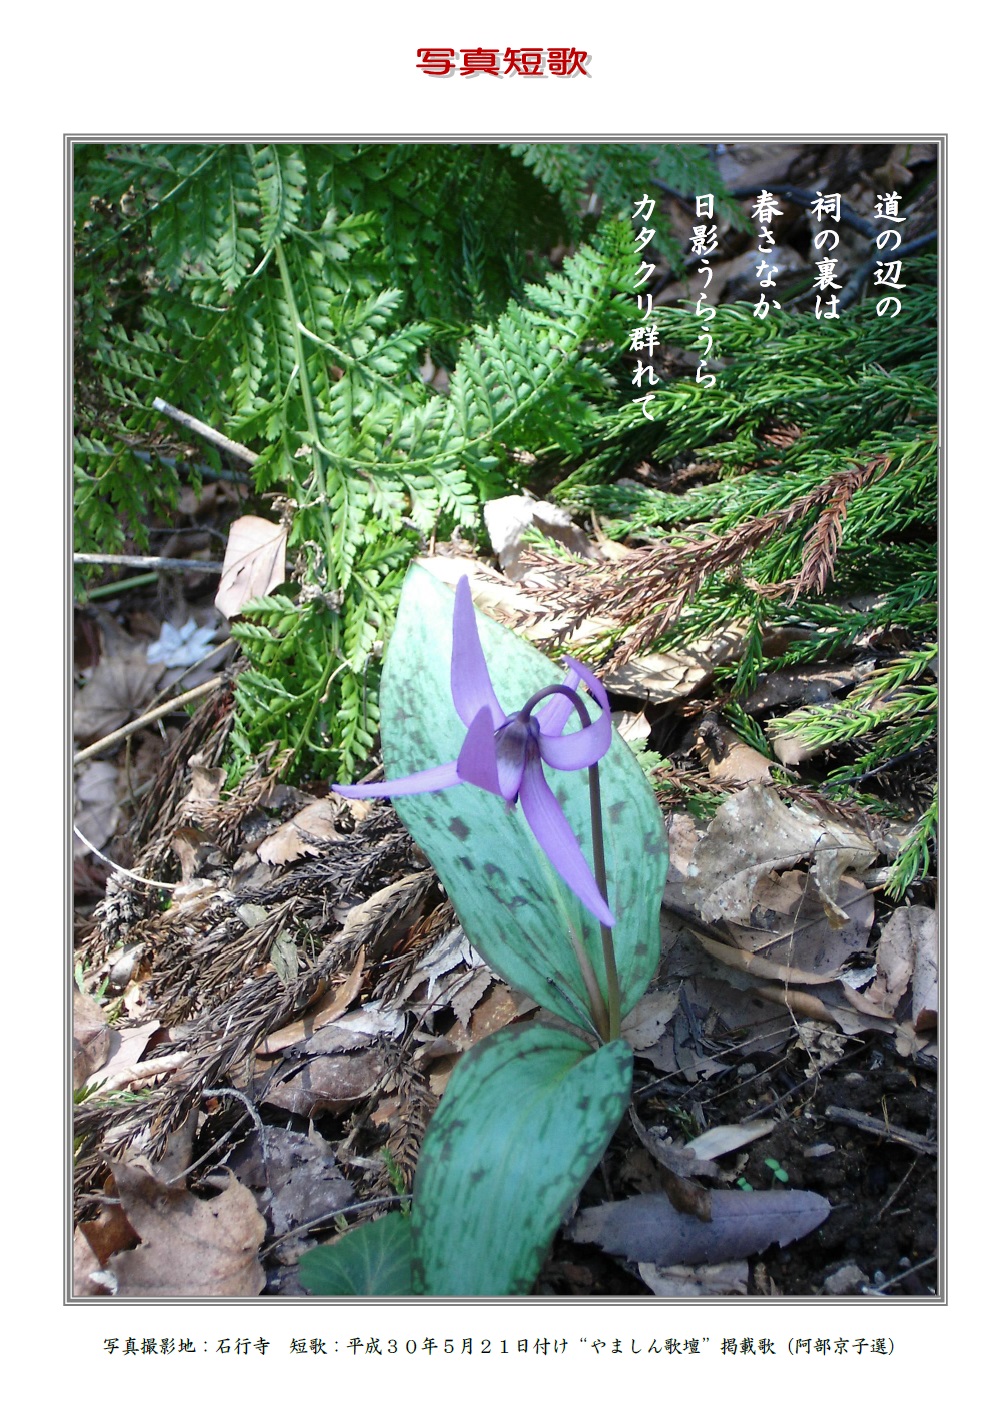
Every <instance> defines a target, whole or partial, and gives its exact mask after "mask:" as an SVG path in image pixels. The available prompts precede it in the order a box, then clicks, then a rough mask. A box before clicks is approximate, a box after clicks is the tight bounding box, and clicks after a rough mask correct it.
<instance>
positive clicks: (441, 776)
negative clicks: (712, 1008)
mask: <svg viewBox="0 0 1008 1428" xmlns="http://www.w3.org/2000/svg"><path fill="white" fill-rule="evenodd" d="M564 663H565V664H566V665H567V667H568V673H567V674H566V675H565V677H564V679H563V685H564V687H565V688H567V689H570V690H572V691H573V690H576V689H577V686H578V684H579V683H581V681H582V680H583V681H584V683H585V684H586V685H587V686H588V688H589V690H590V691H591V693H592V694H593V695H594V697H595V699H596V701H597V702H598V704H599V706H600V707H601V709H602V717H601V718H600V719H596V720H595V722H594V723H593V724H590V725H589V726H588V727H587V728H582V729H576V730H573V731H572V732H571V733H569V734H565V733H564V732H563V728H564V725H565V724H566V723H567V721H568V719H569V718H570V714H571V709H572V707H573V706H572V704H571V701H570V700H569V699H568V698H567V696H566V695H565V694H554V695H552V697H551V698H550V699H549V702H548V703H547V704H546V705H545V706H544V708H543V711H542V713H541V714H539V715H536V714H533V713H532V709H533V708H534V707H535V704H536V703H537V700H536V699H535V697H533V698H532V699H530V700H529V701H528V703H527V704H526V705H525V707H524V708H523V709H521V710H519V711H518V713H516V714H505V713H504V710H503V709H502V708H501V705H500V701H499V700H498V698H497V695H496V694H495V693H494V688H493V685H492V684H491V682H490V672H489V670H488V669H487V663H486V656H485V655H484V653H483V646H482V645H481V644H480V639H479V631H478V630H477V628H476V613H475V611H474V609H473V603H472V596H471V594H470V593H469V580H468V578H467V577H466V576H463V578H462V579H461V580H460V581H459V583H458V587H457V589H456V592H455V613H454V617H453V621H452V655H451V692H452V700H453V701H454V704H455V708H456V710H457V712H458V716H459V718H460V719H461V720H462V722H463V724H464V725H465V726H466V734H465V738H464V739H463V741H462V747H461V749H460V750H459V755H458V758H457V759H455V760H454V761H453V762H452V763H448V764H439V765H438V767H437V768H433V769H424V770H423V771H422V772H420V773H414V774H407V775H406V776H405V777H404V778H394V779H389V780H387V781H386V782H384V783H355V784H333V792H334V793H339V794H342V795H343V796H344V797H345V798H397V797H401V796H405V795H408V794H414V793H434V792H437V791H438V790H440V789H445V788H453V787H454V786H455V785H456V784H459V783H471V784H475V785H476V786H477V787H478V788H483V789H486V790H487V792H488V793H495V794H497V796H498V797H499V798H503V799H504V801H505V802H506V803H507V804H508V805H509V806H510V807H511V808H513V807H514V806H515V804H516V803H520V804H521V809H522V812H523V813H524V815H525V817H526V819H527V821H528V825H529V828H530V829H531V830H532V834H533V836H534V837H535V839H536V841H537V842H538V843H539V845H540V847H541V848H542V850H543V852H544V853H545V854H546V856H547V857H548V858H549V860H550V862H551V863H552V865H553V867H554V868H555V869H556V871H557V873H559V875H560V877H561V878H562V879H563V881H564V882H565V883H566V884H567V886H568V887H569V888H570V889H571V891H572V892H573V893H575V894H576V895H577V897H578V898H580V900H581V902H583V903H584V905H585V907H586V908H587V909H588V911H589V912H590V913H592V915H593V916H594V917H597V918H598V920H599V921H600V922H601V923H603V924H604V925H605V926H606V927H612V925H613V923H614V922H615V918H614V917H613V915H612V913H611V911H610V910H609V905H608V904H607V902H606V901H605V899H604V898H603V896H602V894H601V893H600V892H599V889H598V884H597V883H596V881H595V877H594V875H593V873H592V871H591V869H590V868H589V866H588V864H587V862H586V861H585V857H584V854H583V853H582V851H581V848H580V847H579V845H578V841H577V838H576V837H575V836H574V830H573V829H572V828H571V826H570V824H569V823H568V822H567V819H566V818H565V817H564V814H563V810H562V809H561V807H560V805H559V803H558V802H557V800H556V796H555V795H554V793H553V791H552V789H551V788H550V786H549V784H548V783H547V782H546V776H545V774H544V773H543V769H542V766H543V762H544V761H545V762H546V763H547V764H549V766H550V767H551V768H554V769H561V770H564V771H570V770H574V769H584V768H589V767H590V766H591V765H592V764H596V763H598V761H599V759H601V758H602V756H603V754H604V753H605V752H606V750H607V749H608V748H609V745H610V743H611V742H612V717H611V715H610V712H609V700H608V699H607V697H606V692H605V690H604V689H603V687H602V684H601V682H600V681H599V680H598V679H597V678H596V677H595V675H594V674H593V673H592V672H591V670H590V669H588V668H587V666H586V665H583V664H581V663H580V662H579V661H578V660H575V659H569V658H567V657H566V656H565V657H564Z"/></svg>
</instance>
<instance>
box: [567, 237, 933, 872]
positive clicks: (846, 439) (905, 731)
mask: <svg viewBox="0 0 1008 1428" xmlns="http://www.w3.org/2000/svg"><path fill="white" fill-rule="evenodd" d="M654 318H655V320H656V321H657V324H658V326H659V329H660V332H661V339H662V344H663V347H664V348H676V349H684V350H687V351H688V350H689V349H690V348H695V347H696V346H697V345H698V340H699V338H700V335H701V334H700V321H699V319H698V318H697V317H696V316H695V314H694V313H693V312H692V311H691V310H689V309H687V308H684V307H683V308H679V307H677V308H672V309H666V308H659V309H655V311H654ZM713 331H714V333H715V335H716V341H717V342H718V343H719V344H720V345H719V347H716V348H715V355H716V356H718V357H720V359H721V364H722V367H721V370H720V371H719V372H718V377H717V384H716V386H715V387H714V388H712V389H710V390H707V389H704V388H702V387H700V386H698V385H697V384H696V383H695V382H694V381H693V380H691V378H685V379H674V378H672V379H668V380H667V381H666V382H665V383H663V384H662V385H660V386H658V387H657V388H655V389H654V393H653V395H652V400H651V402H650V403H649V407H650V411H651V412H652V414H654V416H655V417H656V420H654V421H653V422H642V421H641V420H640V411H639V407H638V406H637V405H635V404H634V403H633V401H632V396H633V395H634V393H633V392H631V391H628V392H627V398H628V400H626V401H625V402H624V403H623V404H622V405H621V406H619V407H617V408H615V409H614V410H612V411H611V412H609V413H607V414H606V415H605V416H603V418H602V419H601V421H600V423H599V428H600V439H599V441H598V442H597V444H596V445H595V447H594V449H593V450H592V451H591V452H590V453H589V454H588V456H587V458H586V459H585V460H584V461H583V462H582V463H581V464H580V465H579V466H578V467H577V468H576V469H575V470H574V471H573V472H572V473H571V475H570V476H568V477H567V479H566V480H565V481H563V482H562V483H561V484H560V486H559V487H557V488H556V490H555V491H554V499H558V500H561V501H566V503H567V504H569V505H573V506H574V507H575V508H577V509H580V510H582V511H584V512H594V513H595V514H596V515H602V516H608V517H609V518H610V519H609V523H608V525H607V534H609V535H611V536H613V537H615V538H617V539H622V540H630V541H633V542H635V543H636V545H637V549H635V550H634V551H633V552H632V553H631V554H630V555H629V556H628V557H627V558H626V559H624V560H622V561H619V562H617V563H615V564H613V565H611V566H609V567H603V568H602V569H601V570H597V571H591V570H588V569H582V570H581V571H580V572H579V574H578V577H577V581H576V584H575V582H574V581H571V582H570V583H569V584H568V586H567V589H566V591H565V596H564V610H563V614H564V628H565V630H566V631H567V632H568V633H569V632H570V631H572V630H573V629H575V628H576V626H577V624H578V622H579V621H580V620H582V619H584V618H585V617H587V616H589V615H590V614H592V613H593V612H595V611H598V610H600V609H602V610H604V611H605V614H606V616H607V617H608V618H609V619H614V620H615V622H616V627H615V628H614V629H611V630H610V631H609V633H608V634H607V636H606V637H605V639H604V641H603V642H602V643H601V644H600V643H599V642H598V641H596V646H595V648H596V652H597V653H603V654H604V653H607V652H608V654H609V657H610V659H611V660H612V662H613V663H618V662H620V661H622V660H624V659H626V658H628V657H630V656H631V655H634V654H638V653H642V652H646V651H648V650H650V649H653V648H663V647H665V648H672V647H681V646H684V645H688V644H689V643H690V642H692V641H695V640H698V639H702V638H704V637H707V636H710V635H712V634H714V633H716V632H717V631H718V630H723V629H725V628H726V627H735V628H737V627H738V626H739V625H740V624H741V625H743V626H744V627H745V628H746V630H747V634H746V638H745V640H744V641H743V644H742V648H741V650H740V652H739V653H738V654H737V655H736V656H735V657H734V658H733V659H732V660H731V662H730V663H728V664H726V666H725V667H724V668H723V669H721V670H720V671H719V675H720V678H721V681H722V690H723V692H724V693H725V694H726V696H727V698H728V699H729V700H738V699H741V698H742V697H743V696H744V695H746V694H747V693H748V692H749V691H751V690H752V689H753V688H754V687H755V685H756V682H757V681H758V679H759V676H760V675H761V674H763V673H765V672H768V671H770V670H773V669H775V668H783V667H793V666H797V665H802V666H808V665H815V664H816V663H818V662H822V661H826V660H828V659H831V658H834V657H836V656H841V655H848V656H850V655H851V654H856V655H857V656H858V657H859V658H863V657H865V656H869V657H872V658H874V657H875V656H874V648H873V647H874V646H875V645H877V644H878V642H880V641H881V642H883V644H884V646H885V647H886V648H887V649H890V650H891V649H893V648H894V647H895V648H896V649H897V650H900V649H902V650H903V651H905V653H904V654H901V655H898V656H897V657H896V658H893V659H890V660H889V661H888V662H887V663H886V665H885V667H884V670H883V671H882V673H881V674H880V675H878V676H877V677H874V676H873V677H872V679H871V680H869V681H867V682H865V683H863V684H862V685H860V686H859V688H858V689H856V690H855V692H854V693H853V694H852V695H851V696H850V698H849V699H848V700H846V701H844V702H843V703H842V704H839V705H834V706H831V707H829V708H826V709H824V708H823V707H822V706H816V705H813V706H809V707H808V708H805V709H800V710H797V711H794V712H793V713H791V714H789V715H787V716H786V717H785V718H784V719H781V720H779V721H778V722H777V723H776V724H775V725H774V726H773V732H774V733H775V734H783V733H793V734H796V735H800V737H801V739H802V740H803V742H804V743H806V744H807V745H809V746H811V747H814V748H824V749H825V748H830V749H833V748H839V747H841V746H842V745H844V744H850V745H852V748H853V752H854V755H855V757H854V758H853V759H852V761H851V763H850V764H849V765H846V766H844V767H843V768H831V769H830V770H829V788H831V789H833V788H836V789H840V790H841V791H842V792H843V793H844V794H848V793H849V794H850V795H851V796H852V797H855V798H857V799H862V800H864V801H866V802H869V801H871V799H872V797H873V794H872V792H871V783H870V780H871V779H873V778H874V777H875V776H876V775H877V774H878V773H879V772H885V771H887V770H889V769H894V768H896V767H897V766H899V765H900V764H902V763H904V762H905V761H907V760H908V759H909V758H911V756H914V757H916V756H917V755H918V754H920V755H922V756H924V757H923V762H922V764H921V767H922V768H923V769H924V770H925V771H927V770H928V769H930V768H932V767H933V761H932V760H931V758H930V755H929V754H927V755H925V751H926V750H928V749H930V748H933V746H934V744H935V742H936V738H937V719H938V711H937V687H936V685H935V684H934V683H932V682H931V681H930V680H929V679H926V678H923V679H922V676H924V675H926V667H927V664H928V662H929V661H930V660H931V659H932V658H933V656H934V654H935V652H936V643H935V642H936V638H937V627H938V571H937V521H938V480H937V463H938V432H937V364H938V342H937V289H936V270H935V265H934V262H933V260H928V259H926V258H923V257H921V258H919V259H918V260H917V261H916V263H915V272H914V284H913V285H912V286H911V287H909V288H908V289H907V290H906V292H905V294H904V304H903V310H902V312H901V313H900V314H899V316H898V317H897V318H896V319H895V320H891V321H890V320H885V319H880V318H879V317H878V316H877V314H876V312H875V307H874V303H872V302H865V303H862V304H861V305H860V306H858V307H856V308H854V309H851V310H849V311H848V312H846V313H844V314H843V316H842V317H841V318H840V319H838V320H835V321H817V320H816V319H815V317H814V316H813V315H811V314H810V313H799V314H789V313H786V312H783V311H782V312H776V313H773V314H771V315H770V316H769V317H768V318H767V319H766V320H765V321H764V320H759V319H756V318H754V316H753V313H752V309H751V307H745V306H742V305H729V304H726V305H724V306H722V307H719V309H718V311H717V316H716V320H715V322H714V324H713ZM642 462H643V463H646V464H647V466H648V467H650V468H651V470H652V471H654V472H655V473H658V474H661V475H663V476H665V477H666V481H665V482H663V483H662V484H667V477H668V476H669V475H671V476H672V481H671V484H672V485H673V487H674V488H677V487H678V488H679V489H672V490H667V489H656V488H655V487H654V486H648V485H645V484H644V483H643V482H642V481H641V480H640V479H638V477H637V471H638V470H639V469H640V466H641V463H642ZM616 478H619V479H618V482H617V479H616ZM781 632H784V633H785V635H786V642H785V644H784V648H783V649H782V648H781V640H780V633H781ZM770 633H774V635H775V639H774V641H773V643H772V646H771V645H769V643H768V641H767V640H766V638H765V637H766V636H767V635H768V634H770ZM768 648H772V649H773V651H774V652H773V653H769V652H768ZM879 681H882V683H880V682H879ZM729 722H733V721H731V720H730V721H729ZM743 736H744V737H746V738H747V741H748V742H751V743H753V744H754V746H756V747H759V746H760V740H759V739H758V737H757V734H756V730H755V729H753V728H750V727H747V728H746V729H745V730H744V735H743ZM927 777H928V779H929V786H930V795H929V796H928V797H927V808H926V811H925V813H924V814H923V815H922V816H921V818H920V819H919V820H918V822H917V824H916V826H915V829H914V833H913V835H912V836H911V837H910V838H909V839H908V840H907V842H906V844H905V846H904V849H903V852H902V853H901V855H900V858H899V860H898V865H896V866H894V869H893V877H892V881H891V885H890V891H893V890H898V891H899V892H900V895H902V894H903V893H905V892H906V889H907V888H908V887H909V886H910V884H911V883H912V882H913V881H914V880H915V879H917V878H918V877H920V876H923V874H924V872H926V870H927V866H928V861H929V857H930V854H929V852H928V847H929V841H933V836H934V831H935V827H936V818H937V814H936V808H937V802H936V799H937V794H936V792H935V787H934V779H933V777H932V776H931V775H930V774H928V775H927ZM865 784H867V787H864V786H863V785H865Z"/></svg>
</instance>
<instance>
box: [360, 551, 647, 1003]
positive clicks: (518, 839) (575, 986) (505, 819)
mask: <svg viewBox="0 0 1008 1428" xmlns="http://www.w3.org/2000/svg"><path fill="white" fill-rule="evenodd" d="M454 598H455V597H454V592H453V591H452V590H451V589H449V587H448V586H447V585H444V584H443V583H442V582H441V581H439V580H436V579H435V578H434V577H433V576H432V575H430V574H429V572H428V571H426V570H424V569H423V568H422V567H421V566H417V565H414V566H413V567H412V569H411V570H410V572H409V574H408V575H407V577H406V582H405V585H404V588H403V595H402V601H401V603H400V606H399V615H398V619H397V621H396V626H395V630H394V632H393V635H392V639H391V640H390V642H389V651H388V656H387V658H386V661H385V668H384V672H383V675H382V684H381V729H382V749H383V752H384V756H385V767H386V770H387V772H388V775H389V777H390V778H398V777H401V776H402V775H404V774H408V773H413V772H415V771H416V770H419V769H426V768H430V767H433V766H435V765H437V764H443V763H447V762H450V761H451V760H452V759H454V758H456V757H457V755H458V752H459V749H460V747H461V745H462V739H463V737H464V734H465V729H464V726H463V724H462V721H461V720H460V719H459V717H458V714H457V713H456V712H455V706H454V705H453V703H452V698H451V686H450V669H451V643H452V609H453V605H454ZM477 623H478V626H479V632H480V640H481V642H482V645H483V650H484V653H485V654H486V659H487V666H488V668H489V670H490V677H491V679H492V681H493V684H494V688H495V690H496V691H497V695H498V698H499V699H500V702H501V704H502V706H503V708H504V709H505V710H506V711H508V712H511V711H512V710H518V709H520V708H521V707H522V705H523V704H524V703H525V701H526V699H528V698H529V696H530V695H532V694H534V693H535V692H536V690H537V689H542V688H543V687H544V686H546V685H548V684H553V683H556V682H557V681H558V680H559V679H561V678H562V676H563V674H564V673H565V671H564V670H560V669H558V668H557V666H556V665H554V664H552V663H551V662H550V661H549V660H548V659H547V658H546V657H545V656H544V655H542V654H540V653H539V652H538V651H537V650H536V649H534V648H533V647H532V645H530V644H529V643H528V642H527V641H526V640H523V639H521V638H519V636H518V635H515V634H514V633H512V631H510V630H506V629H504V627H503V626H501V625H498V624H496V623H494V622H493V621H492V620H488V619H486V618H485V617H484V616H482V615H479V614H477ZM590 702H591V701H590V699H589V703H590ZM578 727H580V725H579V724H578V721H577V716H576V715H573V714H572V717H571V722H570V724H569V725H568V728H569V729H573V728H578ZM599 773H600V776H601V787H602V808H603V820H604V822H605V849H606V862H607V867H608V878H609V905H610V907H611V908H612V910H613V912H614V913H615V915H616V925H615V927H614V928H613V940H614V944H615V949H616V964H617V967H618V969H619V980H620V991H621V1002H622V1010H623V1014H624V1015H626V1013H627V1012H628V1011H629V1010H630V1008H631V1007H632V1006H633V1005H634V1003H635V1002H637V1001H638V1000H639V999H640V997H641V996H643V994H644V991H645V990H646V988H647V985H648V983H649V982H650V980H651V978H652V976H653V975H654V971H655V968H656V966H657V961H658V952H659V944H658V913H659V908H660V905H661V894H662V890H663V888H664V886H665V875H666V872H667V869H668V839H667V837H666V834H665V828H664V825H663V823H662V818H661V813H660V812H659V809H658V805H657V804H656V802H655V799H654V795H653V794H652V792H651V789H650V787H649V785H648V782H647V779H646V778H645V777H644V775H643V773H642V772H641V770H640V768H639V766H638V764H637V761H636V759H635V758H634V756H633V755H632V754H631V752H630V750H629V749H628V748H627V747H626V745H625V744H624V743H623V741H622V739H620V738H619V736H618V735H616V734H614V735H613V742H612V747H611V748H610V750H609V752H608V753H607V754H606V756H605V757H604V758H603V759H602V761H601V763H600V765H599ZM546 776H547V779H548V781H549V783H550V786H551V787H552V789H553V791H554V793H555V794H556V796H557V799H558V800H559V802H560V805H561V807H562V808H563V810H564V813H565V814H566V817H567V821H568V822H569V823H570V825H571V827H572V828H573V829H574V832H575V834H576V835H577V837H578V841H579V842H580V844H581V847H582V850H583V851H584V853H585V857H586V859H587V860H588V862H589V865H590V864H591V814H590V809H589V801H588V774H587V771H586V770H584V769H578V770H575V771H574V772H572V773H558V772H555V771H554V770H552V769H546ZM396 810H397V812H398V813H399V815H400V817H401V818H402V820H403V822H404V823H405V824H406V827H407V828H408V829H409V831H410V832H411V833H412V835H413V837H414V838H415V839H416V841H417V842H418V843H419V844H420V846H421V847H422V848H423V850H424V852H425V853H426V854H427V856H428V857H429V858H430V860H431V862H432V863H433V864H434V866H435V868H436V869H437V871H438V875H439V876H440V878H441V879H442V881H443V883H444V885H445V889H446V890H447V893H448V896H449V897H450V898H451V900H452V903H453V904H454V906H455V910H456V912H457V913H458V915H459V919H460V920H461V923H462V926H463V927H464V929H465V931H466V934H467V936H468V937H469V939H470V941H471V942H472V943H473V945H474V946H475V947H476V948H478V950H479V952H480V953H481V954H482V956H483V957H484V958H485V959H486V961H487V962H488V963H489V964H490V966H491V967H493V968H494V969H495V970H496V971H497V972H499V973H500V975H501V976H502V977H504V978H505V979H506V980H507V981H508V982H510V983H511V985H512V986H513V987H517V988H520V989H521V990H522V991H525V992H528V994H529V995H530V996H532V997H534V998H535V999H536V1001H538V1002H539V1003H540V1004H541V1005H542V1006H544V1007H548V1008H549V1009H550V1010H551V1011H553V1012H556V1013H557V1015H558V1016H561V1017H564V1018H565V1019H566V1020H567V1021H578V1022H580V1023H582V1024H584V1023H585V1022H586V1020H587V1018H588V1008H589V1002H588V997H587V994H586V993H585V991H584V988H583V985H582V982H581V977H580V973H579V971H578V964H577V958H576V955H575V952H574V948H573V945H572V940H571V931H570V930H569V928H568V925H567V924H568V922H569V925H570V928H571V929H573V934H574V935H575V936H577V937H578V938H580V939H581V941H582V943H583V944H584V946H585V947H586V948H587V950H588V954H589V956H590V958H591V961H592V964H593V966H594V967H595V970H596V974H597V976H598V979H599V985H600V986H601V987H602V989H603V991H604V990H605V985H606V977H605V970H604V963H603V960H602V944H601V940H600V936H599V928H598V924H597V923H596V922H595V919H594V918H593V917H592V916H591V914H590V913H588V912H587V910H586V909H585V908H584V907H583V906H582V904H581V903H580V901H579V900H578V899H577V898H576V897H575V896H574V895H573V893H571V892H569V891H568V889H567V887H566V885H565V884H563V883H561V882H560V881H559V879H558V878H557V877H556V876H555V874H554V872H553V870H552V868H551V866H550V864H549V863H548V861H547V860H546V859H545V857H544V856H543V854H542V853H541V851H540V848H539V845H538V844H537V843H536V841H535V839H534V838H533V836H532V833H531V831H530V830H529V827H528V824H527V823H526V821H525V818H524V816H523V815H522V813H521V810H520V808H517V809H514V810H510V809H509V808H508V807H507V805H506V804H505V803H504V802H503V800H502V799H500V798H497V797H496V796H495V795H494V794H491V793H486V792H485V791H484V790H482V789H479V788H475V787H473V786H472V785H469V784H462V785H460V786H459V787H456V788H451V789H445V790H444V791H442V792H440V793H428V794H420V795H414V796H412V797H409V798H399V799H397V800H396ZM558 898H559V901H560V905H561V908H562V913H561V912H559V911H558V908H557V899H558Z"/></svg>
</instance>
